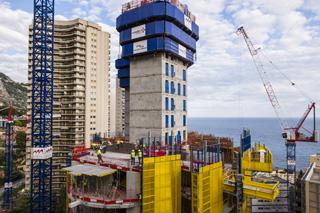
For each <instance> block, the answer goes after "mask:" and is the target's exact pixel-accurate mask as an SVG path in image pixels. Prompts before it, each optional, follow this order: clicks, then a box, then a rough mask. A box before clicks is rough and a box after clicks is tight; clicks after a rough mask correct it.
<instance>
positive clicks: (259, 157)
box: [242, 144, 272, 172]
mask: <svg viewBox="0 0 320 213" xmlns="http://www.w3.org/2000/svg"><path fill="white" fill-rule="evenodd" d="M242 169H243V170H251V171H260V172H272V153H271V152H270V150H269V149H268V148H267V147H265V145H263V144H255V145H254V146H253V147H251V148H250V149H249V150H247V151H245V152H244V153H243V158H242Z"/></svg>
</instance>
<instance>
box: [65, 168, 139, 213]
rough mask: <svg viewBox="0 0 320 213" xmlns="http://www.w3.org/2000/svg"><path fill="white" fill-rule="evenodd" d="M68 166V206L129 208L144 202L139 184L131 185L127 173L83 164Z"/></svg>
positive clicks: (74, 207)
mask: <svg viewBox="0 0 320 213" xmlns="http://www.w3.org/2000/svg"><path fill="white" fill-rule="evenodd" d="M64 170H66V171H67V176H68V178H67V208H68V209H70V210H74V211H76V210H77V209H81V208H83V207H90V208H92V209H128V208H133V207H135V206H138V205H139V203H140V190H139V186H137V187H136V188H134V187H133V188H132V187H131V188H130V187H128V184H127V175H126V174H124V173H122V174H121V173H120V171H117V170H114V169H110V168H107V167H103V166H97V165H82V164H79V165H75V166H71V167H67V168H65V169H64ZM131 177H132V176H131ZM137 179H139V177H138V176H137Z"/></svg>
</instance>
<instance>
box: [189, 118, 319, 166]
mask: <svg viewBox="0 0 320 213" xmlns="http://www.w3.org/2000/svg"><path fill="white" fill-rule="evenodd" d="M286 120H287V121H288V124H289V126H290V127H291V126H295V123H297V122H298V120H299V119H298V118H297V119H295V118H288V119H286ZM312 123H313V122H312V120H306V124H305V127H308V126H310V125H311V124H312ZM316 124H320V120H317V121H316ZM317 126H318V125H317ZM244 128H248V129H250V131H251V143H258V142H260V143H263V144H265V145H266V146H267V147H268V148H269V149H270V151H271V152H272V155H273V167H274V168H276V167H278V168H286V147H285V142H284V140H283V139H282V137H281V128H280V124H279V120H278V119H277V118H189V119H188V131H189V132H190V131H197V132H200V133H205V134H213V135H215V136H222V137H230V138H232V139H233V141H234V144H236V145H239V143H240V134H241V133H242V131H243V129H244ZM315 153H320V142H318V143H301V142H299V143H297V146H296V157H297V159H296V161H297V162H296V163H297V171H298V170H300V169H305V168H306V167H308V165H309V156H310V155H311V154H315Z"/></svg>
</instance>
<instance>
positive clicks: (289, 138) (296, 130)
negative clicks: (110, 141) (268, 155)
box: [237, 27, 319, 212]
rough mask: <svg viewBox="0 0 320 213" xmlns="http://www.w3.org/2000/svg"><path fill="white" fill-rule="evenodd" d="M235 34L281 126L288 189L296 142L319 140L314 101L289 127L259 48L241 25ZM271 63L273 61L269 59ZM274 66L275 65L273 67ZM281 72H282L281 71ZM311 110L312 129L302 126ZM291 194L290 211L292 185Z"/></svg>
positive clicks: (293, 168)
mask: <svg viewBox="0 0 320 213" xmlns="http://www.w3.org/2000/svg"><path fill="white" fill-rule="evenodd" d="M237 34H238V35H240V36H242V37H243V39H244V41H245V43H246V45H247V47H248V50H249V52H250V55H251V57H252V60H253V63H254V65H255V67H256V70H257V72H258V74H259V77H260V79H261V81H262V83H263V86H264V88H265V90H266V93H267V95H268V98H269V101H270V103H271V105H272V107H273V109H274V111H275V114H276V116H277V118H278V119H279V122H280V125H281V128H282V137H283V138H284V139H285V142H286V148H287V174H288V175H287V186H288V189H289V186H290V183H289V174H291V175H293V180H294V181H295V174H296V142H311V143H315V142H317V141H318V140H319V133H318V131H316V104H315V102H313V101H311V103H310V104H309V105H308V108H307V110H306V111H305V113H304V114H303V116H302V118H301V119H300V120H299V122H298V123H297V125H296V126H294V127H289V126H288V124H287V122H286V121H285V120H284V119H283V118H282V117H281V115H282V109H281V106H280V104H279V101H278V98H277V96H276V94H275V92H274V89H273V87H272V84H271V82H270V81H269V78H268V73H267V72H266V70H265V69H264V66H263V63H262V60H261V59H260V54H259V52H260V48H255V47H254V45H253V43H252V41H251V40H250V38H249V36H248V34H247V32H246V31H245V29H244V28H243V27H240V28H238V30H237ZM269 63H270V64H271V65H273V63H272V62H271V61H269ZM273 66H274V65H273ZM275 68H276V67H275ZM282 74H283V73H282ZM290 82H291V85H292V86H296V85H295V83H293V82H292V81H290ZM311 112H312V116H313V117H312V119H313V124H312V129H310V128H309V129H308V128H306V127H304V124H305V121H306V119H307V118H308V116H309V115H310V114H311ZM292 191H293V195H292V196H290V202H289V203H290V204H291V205H290V206H289V208H290V209H291V211H292V212H294V211H295V209H294V203H295V200H294V197H295V195H294V187H293V190H292Z"/></svg>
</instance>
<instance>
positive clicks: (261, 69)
mask: <svg viewBox="0 0 320 213" xmlns="http://www.w3.org/2000/svg"><path fill="white" fill-rule="evenodd" d="M237 34H238V35H241V36H242V37H243V39H244V41H245V43H246V45H247V47H248V50H249V52H250V55H251V57H252V60H253V63H254V65H255V67H256V70H257V72H258V74H259V77H260V79H261V81H262V83H263V86H264V88H265V90H266V92H267V95H268V98H269V101H270V103H271V105H272V107H273V109H274V112H275V114H276V116H277V118H278V119H279V121H280V125H281V128H282V130H284V129H286V128H288V124H287V122H285V121H284V120H283V119H282V118H281V106H280V103H279V101H278V98H277V96H276V94H275V92H274V89H273V87H272V84H271V82H270V81H269V78H268V75H267V72H266V71H265V70H264V67H263V64H262V62H261V60H260V59H259V57H258V56H259V55H258V54H259V50H260V49H259V48H258V49H257V48H255V47H254V46H253V43H252V41H251V39H250V38H249V36H248V34H247V32H246V31H245V29H244V28H243V27H240V28H239V29H238V30H237Z"/></svg>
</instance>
